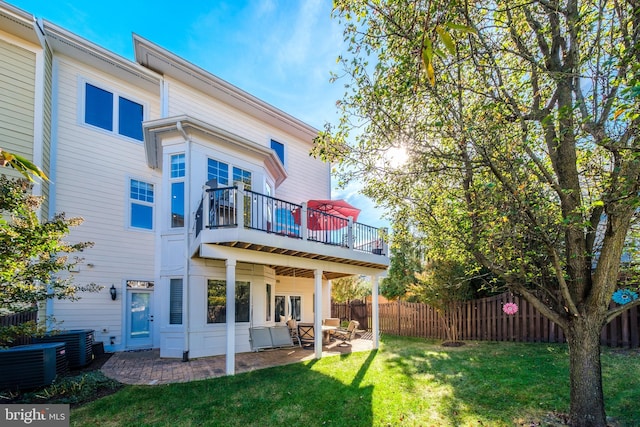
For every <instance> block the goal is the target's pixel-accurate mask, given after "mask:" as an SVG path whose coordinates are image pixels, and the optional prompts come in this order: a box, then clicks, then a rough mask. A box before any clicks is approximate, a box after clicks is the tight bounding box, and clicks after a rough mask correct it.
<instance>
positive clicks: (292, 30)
mask: <svg viewBox="0 0 640 427" xmlns="http://www.w3.org/2000/svg"><path fill="white" fill-rule="evenodd" d="M8 3H10V4H13V5H14V6H16V7H18V8H20V9H23V10H25V11H27V12H29V13H31V14H33V15H35V16H36V17H37V18H42V19H45V20H47V21H50V22H53V23H54V24H56V25H59V26H61V27H63V28H65V29H67V30H69V31H71V32H73V33H75V34H77V35H79V36H81V37H84V38H86V39H87V40H89V41H91V42H94V43H96V44H98V45H100V46H102V47H104V48H106V49H108V50H110V51H112V52H115V53H117V54H119V55H121V56H123V57H125V58H127V59H130V60H133V43H132V37H131V35H132V33H136V34H139V35H140V36H142V37H144V38H146V39H148V40H150V41H152V42H153V43H156V44H158V45H160V46H162V47H164V48H165V49H168V50H169V51H171V52H173V53H175V54H176V55H179V56H181V57H183V58H185V59H186V60H188V61H190V62H192V63H193V64H195V65H197V66H199V67H202V68H204V69H206V70H207V71H209V72H211V73H213V74H215V75H216V76H218V77H220V78H222V79H224V80H226V81H228V82H229V83H231V84H233V85H235V86H237V87H239V88H241V89H242V90H245V91H247V92H249V93H251V94H252V95H254V96H257V97H258V98H260V99H262V100H264V101H266V102H268V103H269V104H271V105H273V106H275V107H277V108H279V109H281V110H283V111H285V112H287V113H289V114H291V115H293V116H295V117H297V118H299V119H300V120H303V121H304V122H306V123H308V124H310V125H312V126H314V127H316V128H317V129H322V128H323V125H324V123H326V122H332V123H336V122H337V117H338V116H337V113H336V108H335V104H336V101H337V100H339V99H340V98H341V96H342V94H343V92H344V89H343V83H342V82H341V81H338V82H337V83H333V84H332V83H330V82H329V77H330V72H331V71H334V72H335V71H338V64H337V63H336V58H337V57H338V55H340V53H343V52H344V50H345V49H344V43H343V41H342V27H341V25H340V24H339V22H338V20H337V19H332V18H331V4H332V2H331V0H227V1H206V0H177V1H176V0H173V1H166V0H157V1H148V0H129V1H123V0H109V1H96V0H75V1H70V0H10V1H9V2H8ZM357 189H358V187H357V185H353V186H350V187H349V188H348V189H346V190H343V191H335V190H334V193H333V197H334V198H345V199H347V200H348V201H349V202H350V203H352V204H354V205H355V206H357V207H359V208H361V209H362V213H361V215H360V218H359V222H363V223H365V224H369V225H374V226H382V225H386V224H383V223H382V222H381V221H380V218H379V217H380V212H378V211H376V210H375V209H374V207H373V205H372V203H371V202H370V201H368V200H366V199H364V198H363V197H362V196H359V195H357Z"/></svg>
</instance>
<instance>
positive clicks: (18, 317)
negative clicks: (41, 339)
mask: <svg viewBox="0 0 640 427" xmlns="http://www.w3.org/2000/svg"><path fill="white" fill-rule="evenodd" d="M31 321H33V322H37V321H38V310H31V311H23V312H20V313H15V314H9V315H7V316H0V327H6V326H18V325H21V324H23V323H26V322H31ZM30 343H31V336H28V337H18V338H16V339H14V340H13V341H12V342H11V344H10V345H9V346H10V347H13V346H16V345H23V344H30Z"/></svg>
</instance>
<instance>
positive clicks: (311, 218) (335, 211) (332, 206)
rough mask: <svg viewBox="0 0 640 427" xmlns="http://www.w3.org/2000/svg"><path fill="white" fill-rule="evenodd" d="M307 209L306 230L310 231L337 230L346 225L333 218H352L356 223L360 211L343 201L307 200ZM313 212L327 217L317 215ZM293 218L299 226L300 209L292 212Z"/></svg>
mask: <svg viewBox="0 0 640 427" xmlns="http://www.w3.org/2000/svg"><path fill="white" fill-rule="evenodd" d="M307 208H308V209H309V210H308V211H307V228H309V229H310V230H338V229H340V228H343V227H345V226H346V225H347V224H346V223H345V221H342V220H340V219H338V218H335V217H339V218H349V217H353V220H354V221H356V220H357V219H358V215H359V214H360V209H358V208H356V207H354V206H352V205H350V204H349V203H347V202H346V201H344V200H309V201H308V202H307ZM314 210H315V211H321V212H322V213H324V214H328V215H322V214H317V213H316V212H314ZM329 215H333V216H334V217H332V216H329ZM293 218H294V221H295V223H296V224H298V225H300V223H301V221H300V209H296V210H295V211H294V212H293Z"/></svg>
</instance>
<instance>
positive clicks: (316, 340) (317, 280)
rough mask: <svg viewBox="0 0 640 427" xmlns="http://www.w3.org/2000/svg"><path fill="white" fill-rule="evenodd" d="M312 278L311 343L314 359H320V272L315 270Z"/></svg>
mask: <svg viewBox="0 0 640 427" xmlns="http://www.w3.org/2000/svg"><path fill="white" fill-rule="evenodd" d="M314 277H315V286H314V297H315V304H314V306H315V308H316V312H315V313H314V319H313V332H314V337H313V341H314V348H315V349H316V354H315V357H316V359H320V358H321V357H322V270H315V271H314Z"/></svg>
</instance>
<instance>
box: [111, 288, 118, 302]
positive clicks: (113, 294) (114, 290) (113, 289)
mask: <svg viewBox="0 0 640 427" xmlns="http://www.w3.org/2000/svg"><path fill="white" fill-rule="evenodd" d="M109 293H110V294H111V299H112V300H113V301H115V300H116V295H117V294H116V287H115V286H114V285H111V289H109Z"/></svg>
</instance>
